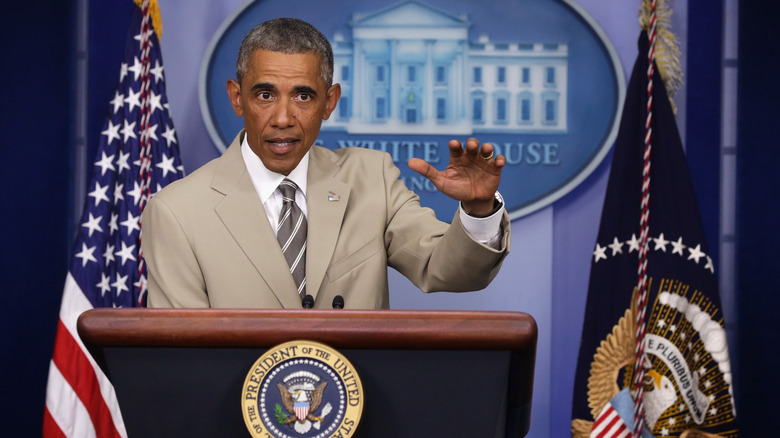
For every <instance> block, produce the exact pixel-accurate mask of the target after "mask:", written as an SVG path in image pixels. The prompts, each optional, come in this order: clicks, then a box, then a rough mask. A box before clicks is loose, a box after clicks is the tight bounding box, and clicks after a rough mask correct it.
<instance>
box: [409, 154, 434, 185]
mask: <svg viewBox="0 0 780 438" xmlns="http://www.w3.org/2000/svg"><path fill="white" fill-rule="evenodd" d="M407 164H408V166H409V168H410V169H412V170H414V171H415V172H417V173H419V174H420V175H422V176H424V177H426V178H428V179H430V180H433V178H435V177H436V175H438V174H439V171H438V170H436V168H435V167H433V166H431V165H430V164H429V163H428V162H426V161H425V160H421V159H419V158H412V159H410V160H409V162H408V163H407Z"/></svg>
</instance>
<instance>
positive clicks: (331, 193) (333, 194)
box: [328, 192, 341, 202]
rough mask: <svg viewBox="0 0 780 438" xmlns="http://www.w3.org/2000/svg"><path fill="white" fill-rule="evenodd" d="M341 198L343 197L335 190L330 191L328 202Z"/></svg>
mask: <svg viewBox="0 0 780 438" xmlns="http://www.w3.org/2000/svg"><path fill="white" fill-rule="evenodd" d="M339 199H341V197H340V196H339V195H337V194H335V193H333V192H328V202H336V201H338V200H339Z"/></svg>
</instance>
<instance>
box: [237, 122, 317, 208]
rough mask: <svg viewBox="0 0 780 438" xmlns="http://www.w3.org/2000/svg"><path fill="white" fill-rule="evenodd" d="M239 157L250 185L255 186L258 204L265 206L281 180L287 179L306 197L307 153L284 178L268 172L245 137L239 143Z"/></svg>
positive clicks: (279, 174)
mask: <svg viewBox="0 0 780 438" xmlns="http://www.w3.org/2000/svg"><path fill="white" fill-rule="evenodd" d="M241 155H242V156H243V157H244V164H246V169H247V171H248V172H249V178H250V179H251V180H252V184H253V185H254V186H255V191H257V194H258V196H260V202H261V203H263V204H265V201H267V200H268V198H270V197H271V195H272V194H273V193H274V191H275V190H276V188H277V187H279V184H280V183H281V182H282V180H283V179H285V178H287V179H289V180H291V181H292V182H294V183H295V184H296V185H297V186H298V189H299V190H300V191H301V193H302V194H303V195H304V197H305V196H306V183H307V179H308V178H307V175H308V173H309V152H306V155H304V156H303V158H302V159H301V162H300V163H298V165H297V166H296V167H295V169H293V170H292V171H291V172H290V174H289V175H287V176H284V175H282V174H281V173H276V172H272V171H270V170H268V168H266V167H265V165H263V161H262V160H261V159H260V157H258V156H257V154H255V153H254V152H253V151H252V149H251V148H250V147H249V142H248V141H247V136H246V135H245V136H244V141H243V142H241Z"/></svg>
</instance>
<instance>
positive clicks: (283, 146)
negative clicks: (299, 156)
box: [266, 138, 298, 154]
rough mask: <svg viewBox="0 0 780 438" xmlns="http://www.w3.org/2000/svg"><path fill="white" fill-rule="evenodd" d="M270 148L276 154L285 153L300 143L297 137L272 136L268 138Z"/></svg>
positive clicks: (267, 142)
mask: <svg viewBox="0 0 780 438" xmlns="http://www.w3.org/2000/svg"><path fill="white" fill-rule="evenodd" d="M266 144H267V145H268V148H269V149H271V151H273V152H274V153H276V154H285V153H287V152H289V151H291V150H293V149H294V148H295V146H297V145H298V139H295V138H272V139H269V140H266Z"/></svg>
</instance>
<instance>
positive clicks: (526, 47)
mask: <svg viewBox="0 0 780 438" xmlns="http://www.w3.org/2000/svg"><path fill="white" fill-rule="evenodd" d="M494 3H495V5H493V6H494V7H493V8H490V10H491V11H501V13H500V14H496V13H490V11H485V9H486V8H484V5H482V4H480V3H474V2H460V3H457V2H456V3H453V2H446V1H444V0H428V1H426V2H423V1H417V0H405V1H400V2H398V3H395V4H392V5H390V6H387V4H386V3H385V2H382V1H380V0H367V1H364V2H361V3H360V4H359V7H357V8H355V9H354V10H342V9H346V8H337V9H338V10H334V8H329V7H328V6H327V4H325V3H320V2H315V1H310V2H309V1H302V2H299V3H296V6H297V8H296V9H297V12H298V15H296V17H298V18H301V19H304V20H306V21H309V22H310V23H312V24H314V25H315V26H317V27H318V28H319V29H320V30H321V31H322V32H323V34H325V36H326V37H328V38H329V39H330V40H331V44H332V46H333V52H334V62H335V69H334V82H338V83H339V84H341V87H342V97H341V100H340V101H339V104H338V106H337V108H336V111H335V112H334V114H333V115H331V118H330V119H329V120H327V121H326V122H324V123H323V125H322V130H321V132H320V136H319V138H318V140H317V142H316V144H318V145H321V146H325V147H328V148H339V147H362V148H368V149H376V150H381V151H384V152H387V153H389V154H390V155H391V156H392V158H393V161H394V162H396V164H397V165H398V167H399V168H400V169H401V172H402V174H401V177H402V178H403V179H404V180H405V182H406V184H407V186H408V187H409V188H410V189H412V190H414V191H416V192H417V193H418V194H420V196H421V200H422V203H423V204H424V205H427V206H430V207H432V208H434V210H436V211H437V213H438V215H439V217H442V218H447V217H450V216H451V214H452V213H451V212H452V211H453V210H454V208H455V203H454V201H452V200H450V199H449V198H447V197H446V196H444V195H442V194H440V193H438V192H437V191H436V188H435V187H433V185H432V184H431V183H430V182H429V181H428V180H426V179H425V178H424V177H422V176H420V175H417V174H416V173H415V172H413V171H411V170H409V169H408V168H407V166H406V163H405V162H406V161H408V160H409V159H410V158H413V157H417V158H422V159H424V160H426V161H428V162H430V163H432V164H433V165H434V166H437V167H438V168H442V167H444V166H445V165H446V163H447V156H448V150H447V142H448V141H449V140H450V139H451V138H459V139H461V140H465V138H467V137H471V136H474V137H477V138H479V139H480V140H481V141H484V142H491V143H493V144H494V146H496V148H497V150H498V152H499V153H502V154H504V155H505V156H506V158H507V164H508V165H507V166H506V168H505V169H504V172H503V175H502V182H501V187H500V188H499V189H500V190H501V191H502V193H503V194H504V198H505V200H506V202H507V204H506V205H507V208H508V210H509V211H510V217H512V218H516V217H519V216H522V215H525V214H528V213H531V212H533V211H535V210H537V209H539V208H542V207H544V206H546V205H549V204H550V203H552V202H553V201H555V200H557V199H559V198H560V197H561V196H563V195H565V194H566V193H568V192H569V191H570V190H571V189H573V188H574V187H576V186H577V185H578V184H579V183H580V182H582V180H584V179H585V178H586V177H587V176H588V175H589V174H590V173H591V172H592V171H593V170H594V169H595V168H596V166H598V164H599V163H600V162H601V160H602V159H603V158H604V156H605V155H606V153H607V151H608V149H609V147H611V145H612V142H613V141H614V138H615V135H616V133H617V121H618V117H617V115H618V114H619V112H620V106H621V105H622V101H623V94H624V88H625V86H624V76H623V72H622V68H621V66H620V62H619V60H618V58H617V55H616V53H615V51H614V49H613V48H612V45H611V44H610V42H609V41H608V40H607V39H606V37H605V36H604V35H603V32H602V31H601V30H600V29H599V28H598V26H597V24H596V23H595V22H594V21H593V20H592V19H591V18H590V17H589V16H588V15H587V14H586V13H585V12H584V11H582V10H581V9H580V7H579V6H577V5H576V4H574V3H570V2H568V1H556V0H526V1H523V2H520V1H517V0H512V1H510V0H503V1H500V0H499V1H496V2H494ZM288 9H289V7H288V5H287V4H286V3H285V2H283V1H281V0H265V1H263V2H254V3H250V4H247V5H246V6H244V7H242V8H241V9H240V10H238V11H236V13H235V14H234V15H233V16H232V17H230V18H229V19H228V20H226V22H225V23H224V24H223V26H222V28H221V29H220V30H219V31H218V32H217V33H216V34H215V36H214V39H213V40H212V44H211V46H210V48H209V51H208V53H207V55H206V59H205V60H204V64H203V69H202V72H201V108H202V112H203V116H204V120H205V122H206V125H207V127H208V128H209V132H210V133H211V136H212V139H213V140H214V142H215V144H216V145H217V147H218V148H220V150H223V151H224V149H225V145H227V144H229V143H230V141H231V140H232V139H233V137H234V136H235V134H236V133H237V132H238V131H239V130H240V129H241V128H243V122H242V120H241V119H240V118H237V117H235V115H234V113H233V111H232V109H231V107H230V104H229V102H228V99H227V97H226V96H225V90H224V87H225V85H224V84H225V81H226V79H227V78H229V77H233V76H234V72H233V68H234V64H235V57H236V54H237V53H238V46H239V45H240V42H241V39H242V38H243V35H244V34H245V33H246V32H247V31H248V30H249V29H251V28H252V27H253V26H254V25H256V24H258V23H260V22H262V21H265V20H266V19H267V18H269V17H276V16H287V15H289V10H288Z"/></svg>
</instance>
